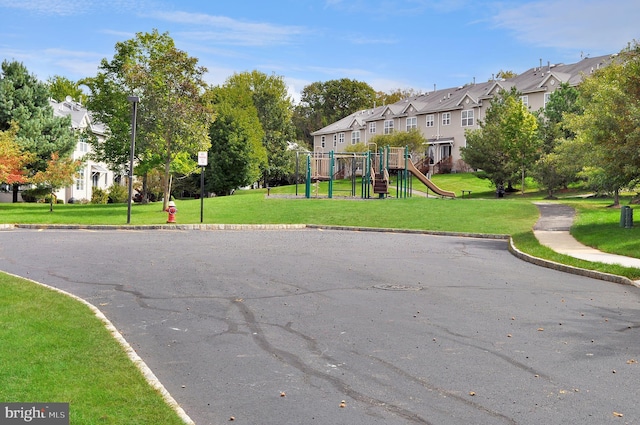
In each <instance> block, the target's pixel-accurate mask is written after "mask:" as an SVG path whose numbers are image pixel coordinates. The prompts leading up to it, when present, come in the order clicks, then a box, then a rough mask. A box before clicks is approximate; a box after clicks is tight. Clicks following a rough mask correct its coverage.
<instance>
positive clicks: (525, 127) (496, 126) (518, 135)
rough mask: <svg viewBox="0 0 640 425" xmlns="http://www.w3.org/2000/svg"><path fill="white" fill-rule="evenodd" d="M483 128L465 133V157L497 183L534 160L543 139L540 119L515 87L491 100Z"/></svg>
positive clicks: (523, 172) (523, 170) (526, 166)
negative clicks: (526, 105)
mask: <svg viewBox="0 0 640 425" xmlns="http://www.w3.org/2000/svg"><path fill="white" fill-rule="evenodd" d="M479 123H480V128H479V129H477V130H472V131H468V132H467V133H466V138H467V146H466V147H463V148H462V149H461V156H462V159H463V160H464V161H465V162H466V163H467V164H469V165H470V166H471V167H473V168H478V169H482V171H483V172H484V174H485V175H486V176H487V177H488V178H489V179H490V180H491V181H492V182H493V183H494V185H495V186H496V187H498V186H500V185H503V184H505V183H508V182H510V181H511V180H512V179H513V178H516V175H517V174H518V173H519V174H520V175H521V177H522V190H523V192H524V177H525V173H526V170H527V169H529V168H531V167H532V165H533V164H534V163H535V161H536V160H537V157H538V153H539V147H540V141H539V139H538V137H537V127H538V123H537V120H536V118H535V116H533V114H531V113H530V112H529V111H528V110H527V108H526V107H525V105H524V104H523V103H522V102H521V101H520V96H519V93H518V92H517V91H516V90H515V88H514V89H512V90H510V91H505V90H503V91H501V92H500V93H498V95H497V96H496V97H494V98H493V99H492V100H491V104H490V106H489V108H488V109H487V113H486V118H485V120H484V121H479Z"/></svg>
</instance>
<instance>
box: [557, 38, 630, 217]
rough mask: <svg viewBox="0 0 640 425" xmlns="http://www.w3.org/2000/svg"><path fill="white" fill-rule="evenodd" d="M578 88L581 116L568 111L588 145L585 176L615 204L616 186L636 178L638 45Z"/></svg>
mask: <svg viewBox="0 0 640 425" xmlns="http://www.w3.org/2000/svg"><path fill="white" fill-rule="evenodd" d="M579 91H580V96H581V101H582V104H583V105H584V114H582V115H575V114H574V115H571V116H570V117H569V119H568V126H569V128H570V129H571V130H573V131H575V132H576V133H577V138H578V139H580V140H581V141H582V142H583V143H584V144H585V146H586V147H587V149H589V152H590V154H589V155H588V157H587V158H586V159H587V161H588V162H587V164H585V165H587V166H588V168H587V171H589V172H587V173H585V174H586V175H587V176H590V177H591V180H592V181H593V182H597V183H598V185H599V186H600V187H601V188H603V189H607V190H610V191H613V192H614V194H615V199H614V205H619V198H618V193H619V190H620V189H621V188H623V187H627V186H628V187H632V186H634V185H636V184H637V183H638V182H639V181H640V132H639V131H638V128H640V45H638V43H635V42H634V43H633V45H630V46H629V48H628V49H625V50H623V51H622V52H620V55H619V56H618V57H617V58H616V60H614V61H612V63H611V64H609V65H608V66H606V67H603V68H600V69H598V70H596V71H595V72H594V73H593V74H591V75H590V76H589V77H588V78H585V79H584V81H583V82H582V83H581V84H580V87H579Z"/></svg>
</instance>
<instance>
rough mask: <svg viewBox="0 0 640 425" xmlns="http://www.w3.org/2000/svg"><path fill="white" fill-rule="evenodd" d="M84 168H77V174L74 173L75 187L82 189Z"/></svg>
mask: <svg viewBox="0 0 640 425" xmlns="http://www.w3.org/2000/svg"><path fill="white" fill-rule="evenodd" d="M84 173H85V171H84V168H81V169H79V170H78V174H76V189H77V190H84Z"/></svg>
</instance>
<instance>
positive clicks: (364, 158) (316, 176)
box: [305, 146, 456, 199]
mask: <svg viewBox="0 0 640 425" xmlns="http://www.w3.org/2000/svg"><path fill="white" fill-rule="evenodd" d="M427 161H428V158H425V160H423V161H421V162H420V163H418V164H414V163H413V161H412V160H411V155H410V154H409V149H408V148H407V147H404V148H403V147H400V148H398V147H389V146H386V147H384V148H382V149H380V150H378V151H377V152H371V151H368V152H362V153H355V152H354V153H347V152H341V153H335V152H334V151H331V152H329V153H320V152H314V153H309V154H308V155H307V172H306V183H305V197H306V198H311V185H312V183H317V182H320V181H326V182H328V197H329V198H332V197H333V192H334V185H333V183H334V180H336V179H347V178H349V179H350V180H351V196H353V197H355V196H357V195H356V192H357V186H358V177H361V179H360V196H361V197H362V198H364V199H367V198H371V197H372V194H373V195H377V196H378V197H379V198H384V197H386V196H388V194H389V184H390V174H392V175H397V179H396V193H397V196H398V197H399V198H406V197H408V196H411V194H412V191H413V190H412V187H411V185H412V180H411V179H410V178H409V173H411V174H413V175H414V176H416V178H417V179H418V180H419V181H420V182H422V183H423V184H424V185H425V186H427V188H429V189H431V190H432V191H433V192H434V193H435V194H437V195H440V196H443V197H450V198H455V196H456V195H455V193H453V192H449V191H446V190H442V189H440V188H439V187H438V186H436V185H435V184H434V183H433V182H432V181H431V180H430V179H429V177H428V176H427V175H425V171H424V170H427V171H426V174H428V169H429V166H430V164H429V163H428V162H427Z"/></svg>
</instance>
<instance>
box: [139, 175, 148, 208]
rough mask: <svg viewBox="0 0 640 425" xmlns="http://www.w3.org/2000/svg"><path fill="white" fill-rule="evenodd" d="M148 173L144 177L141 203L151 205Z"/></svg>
mask: <svg viewBox="0 0 640 425" xmlns="http://www.w3.org/2000/svg"><path fill="white" fill-rule="evenodd" d="M148 176H149V174H148V173H144V174H143V175H142V193H141V194H140V198H141V200H140V202H141V203H142V204H148V203H149V181H148Z"/></svg>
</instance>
